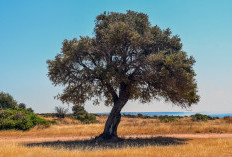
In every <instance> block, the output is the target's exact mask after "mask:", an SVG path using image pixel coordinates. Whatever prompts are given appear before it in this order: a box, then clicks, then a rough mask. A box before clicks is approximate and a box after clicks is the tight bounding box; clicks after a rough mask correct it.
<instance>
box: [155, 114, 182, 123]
mask: <svg viewBox="0 0 232 157" xmlns="http://www.w3.org/2000/svg"><path fill="white" fill-rule="evenodd" d="M159 120H160V122H162V123H169V122H176V121H178V119H177V117H175V116H159Z"/></svg>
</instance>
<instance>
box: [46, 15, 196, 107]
mask: <svg viewBox="0 0 232 157" xmlns="http://www.w3.org/2000/svg"><path fill="white" fill-rule="evenodd" d="M47 63H48V69H49V73H48V76H49V78H50V80H51V81H52V82H53V83H54V85H63V86H65V89H64V91H63V93H61V94H59V95H58V98H59V99H61V100H62V101H63V102H72V103H74V104H84V103H85V102H86V101H87V100H91V99H92V100H94V103H96V104H97V103H99V101H100V100H102V99H103V98H104V100H105V104H106V105H109V104H113V103H115V102H117V101H118V100H119V99H121V100H122V99H125V102H127V100H137V99H138V100H140V102H142V103H146V102H150V101H152V100H154V99H159V98H161V97H162V98H164V99H165V100H166V101H170V102H172V103H174V104H176V105H179V106H182V107H189V106H191V104H194V103H197V102H198V101H199V96H198V95H197V84H196V81H195V78H194V76H195V75H196V74H195V72H194V70H193V65H194V63H195V60H194V58H193V57H192V56H190V57H188V56H187V54H186V52H184V51H183V50H182V43H181V39H180V38H179V36H178V35H172V32H171V30H170V29H169V28H168V29H165V30H162V29H161V28H160V27H158V26H152V25H151V24H150V23H149V20H148V16H147V15H146V14H143V13H138V12H134V11H127V13H125V14H123V13H115V12H111V13H106V12H105V13H103V14H100V15H98V16H97V17H96V21H95V28H94V36H93V37H88V36H86V37H83V36H81V37H80V38H79V39H76V38H74V39H72V40H67V39H66V40H64V41H63V46H62V49H61V53H59V54H58V55H57V56H56V57H55V59H54V60H48V61H47Z"/></svg>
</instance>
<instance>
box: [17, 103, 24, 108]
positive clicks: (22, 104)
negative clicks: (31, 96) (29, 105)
mask: <svg viewBox="0 0 232 157" xmlns="http://www.w3.org/2000/svg"><path fill="white" fill-rule="evenodd" d="M18 107H19V108H21V109H26V105H25V104H24V103H20V104H19V105H18Z"/></svg>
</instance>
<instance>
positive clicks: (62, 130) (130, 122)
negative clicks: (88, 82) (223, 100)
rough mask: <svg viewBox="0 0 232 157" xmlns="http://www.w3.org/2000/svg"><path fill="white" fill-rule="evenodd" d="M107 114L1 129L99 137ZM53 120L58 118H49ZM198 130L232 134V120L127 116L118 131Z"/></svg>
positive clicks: (18, 134) (29, 133)
mask: <svg viewBox="0 0 232 157" xmlns="http://www.w3.org/2000/svg"><path fill="white" fill-rule="evenodd" d="M106 118H107V117H106V116H101V117H97V120H98V122H99V123H96V124H81V123H80V122H79V121H77V120H74V119H70V118H65V119H62V120H57V124H56V125H52V126H50V127H47V128H46V127H44V126H36V127H35V128H32V129H31V130H29V131H15V130H7V131H0V138H1V137H14V136H16V137H59V136H97V135H99V134H100V133H101V132H102V131H103V128H104V123H105V121H106ZM48 119H50V120H52V119H54V118H48ZM195 133H232V121H230V120H224V119H222V118H221V119H216V120H209V121H206V122H194V121H192V120H191V118H189V117H185V118H182V119H180V120H179V121H176V122H169V123H161V122H160V121H159V120H158V119H141V118H126V117H123V118H122V121H121V123H120V124H119V128H118V134H119V135H121V136H126V135H157V134H159V135H162V134H195Z"/></svg>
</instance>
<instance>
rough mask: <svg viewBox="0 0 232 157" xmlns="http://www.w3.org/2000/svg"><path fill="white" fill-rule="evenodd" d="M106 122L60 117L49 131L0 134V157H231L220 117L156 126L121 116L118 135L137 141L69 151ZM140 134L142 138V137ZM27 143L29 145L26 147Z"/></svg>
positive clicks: (231, 128) (227, 125)
mask: <svg viewBox="0 0 232 157" xmlns="http://www.w3.org/2000/svg"><path fill="white" fill-rule="evenodd" d="M106 118H107V117H106V116H101V117H97V120H98V123H96V124H89V125H87V124H81V123H80V122H79V121H77V120H74V119H70V118H65V119H62V120H57V124H55V125H52V126H50V127H43V126H36V127H35V128H33V129H31V130H29V131H24V132H23V131H15V130H8V131H0V156H1V157H8V156H10V157H27V156H31V157H37V156H38V157H41V156H43V157H48V156H51V157H56V156H64V157H66V156H67V157H69V156H70V157H72V156H106V157H107V156H165V157H166V156H170V157H173V156H174V157H175V156H178V157H183V156H196V157H199V156H207V157H208V156H209V157H211V156H213V157H214V156H215V157H221V156H225V157H227V156H228V157H229V156H232V136H231V135H232V134H231V133H232V123H231V121H230V120H228V119H227V120H226V119H222V118H221V119H216V120H209V121H207V122H194V121H192V120H191V118H189V117H185V118H182V119H180V120H178V121H175V122H169V123H161V122H160V121H159V120H158V119H141V118H126V117H123V118H122V121H121V123H120V125H119V128H118V134H119V135H120V136H122V137H126V138H128V137H133V138H136V137H137V138H139V140H136V139H126V140H125V141H127V142H128V143H134V144H133V146H131V145H127V144H123V145H121V146H120V147H119V146H118V145H117V146H116V145H114V146H112V147H109V148H105V147H92V146H89V145H86V147H85V148H79V147H73V146H77V145H78V143H79V144H80V143H84V142H85V141H88V139H90V138H91V137H94V136H96V135H98V134H100V133H101V132H102V130H103V127H104V123H105V121H106ZM48 119H50V120H51V119H54V118H48ZM167 135H173V136H170V137H167ZM178 135H179V136H178ZM183 135H186V136H183ZM190 135H196V137H195V136H190ZM209 135H213V136H212V137H211V136H209ZM221 135H225V136H221ZM227 135H228V136H227ZM145 136H147V139H144V137H145ZM156 136H163V137H156ZM174 137H175V138H174ZM57 140H61V141H58V142H57ZM83 140H84V142H83ZM45 141H51V142H50V143H49V142H47V143H46V142H45ZM52 141H53V142H52ZM64 141H66V142H64ZM131 141H132V142H131ZM31 143H33V144H34V145H29V146H28V145H27V144H31ZM141 143H142V144H143V143H146V145H141ZM114 147H117V148H114Z"/></svg>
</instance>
